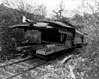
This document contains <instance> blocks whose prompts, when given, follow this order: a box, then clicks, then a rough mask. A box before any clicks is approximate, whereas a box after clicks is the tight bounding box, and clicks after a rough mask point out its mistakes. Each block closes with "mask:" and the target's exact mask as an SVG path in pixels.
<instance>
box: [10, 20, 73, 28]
mask: <svg viewBox="0 0 99 79" xmlns="http://www.w3.org/2000/svg"><path fill="white" fill-rule="evenodd" d="M40 22H42V24H43V23H47V25H48V26H52V27H53V28H58V29H67V28H68V29H69V28H70V29H72V28H74V27H73V26H71V25H68V24H66V23H64V22H61V21H38V22H36V23H32V22H31V24H33V26H35V24H37V23H40ZM29 25H30V23H23V24H16V25H13V26H9V27H10V28H16V27H18V28H26V27H27V28H28V27H29ZM42 26H43V25H42ZM44 26H45V25H44ZM35 27H36V26H35Z"/></svg>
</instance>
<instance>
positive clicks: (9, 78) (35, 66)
mask: <svg viewBox="0 0 99 79" xmlns="http://www.w3.org/2000/svg"><path fill="white" fill-rule="evenodd" d="M51 61H52V60H50V61H42V62H41V63H39V64H36V65H34V66H33V67H31V68H28V69H25V70H24V71H23V72H20V73H17V74H15V75H12V76H11V77H8V78H6V79H13V78H14V77H17V76H19V75H22V74H23V73H26V72H29V71H31V70H33V69H35V68H37V67H39V66H41V65H44V64H47V63H49V62H51Z"/></svg>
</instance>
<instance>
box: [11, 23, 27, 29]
mask: <svg viewBox="0 0 99 79" xmlns="http://www.w3.org/2000/svg"><path fill="white" fill-rule="evenodd" d="M15 27H29V24H28V23H26V24H15V25H12V26H9V28H15Z"/></svg>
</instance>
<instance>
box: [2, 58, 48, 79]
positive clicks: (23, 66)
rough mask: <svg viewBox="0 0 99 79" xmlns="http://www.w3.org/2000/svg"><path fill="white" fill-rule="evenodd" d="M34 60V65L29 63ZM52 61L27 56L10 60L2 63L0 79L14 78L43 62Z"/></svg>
mask: <svg viewBox="0 0 99 79" xmlns="http://www.w3.org/2000/svg"><path fill="white" fill-rule="evenodd" d="M29 61H32V63H31V64H32V65H31V64H29V63H27V62H29ZM49 62H50V61H44V60H41V59H38V58H25V59H21V60H19V61H15V62H14V61H13V62H8V63H5V64H3V65H0V79H13V78H16V77H17V76H19V75H21V74H23V73H26V72H28V71H31V70H33V69H35V68H37V67H39V66H41V65H43V64H46V63H49Z"/></svg>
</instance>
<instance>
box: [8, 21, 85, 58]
mask: <svg viewBox="0 0 99 79" xmlns="http://www.w3.org/2000/svg"><path fill="white" fill-rule="evenodd" d="M9 28H11V29H13V30H14V31H15V30H16V29H17V30H19V32H20V31H22V33H23V38H22V40H21V41H18V42H17V41H16V39H17V38H16V37H13V38H12V39H13V40H14V41H15V48H16V50H17V51H19V52H24V53H25V54H26V55H28V54H29V53H31V55H33V56H34V55H43V56H48V55H50V54H53V53H58V52H60V51H63V50H67V49H70V48H73V47H77V46H78V47H81V46H82V45H83V44H84V34H83V33H81V32H80V31H78V30H76V29H75V27H74V26H73V25H72V24H70V23H68V22H64V21H58V20H56V21H38V22H29V23H23V24H17V25H13V26H9ZM20 33H21V32H20Z"/></svg>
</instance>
